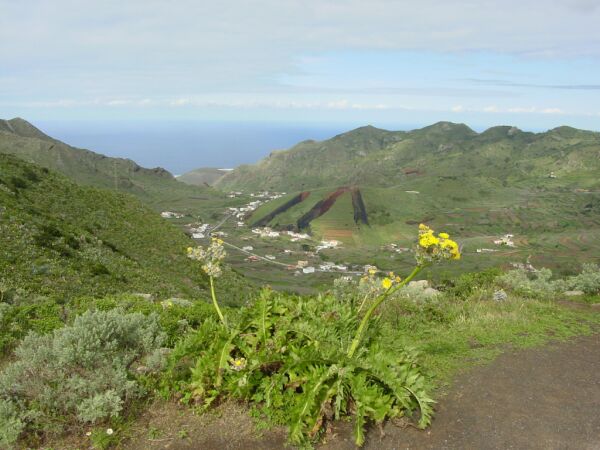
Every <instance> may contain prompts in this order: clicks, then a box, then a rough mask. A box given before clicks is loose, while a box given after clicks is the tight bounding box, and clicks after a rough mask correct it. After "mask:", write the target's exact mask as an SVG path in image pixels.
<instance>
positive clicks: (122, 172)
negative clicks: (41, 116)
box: [0, 118, 221, 207]
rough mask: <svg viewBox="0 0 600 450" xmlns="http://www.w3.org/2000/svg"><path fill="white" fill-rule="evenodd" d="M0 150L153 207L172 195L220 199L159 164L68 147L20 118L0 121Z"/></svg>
mask: <svg viewBox="0 0 600 450" xmlns="http://www.w3.org/2000/svg"><path fill="white" fill-rule="evenodd" d="M0 153H9V154H13V155H15V156H18V157H19V158H21V159H24V160H26V161H29V162H33V163H35V164H38V165H40V166H42V167H47V168H49V169H53V170H56V171H58V172H61V173H63V174H64V175H66V176H67V177H69V178H71V179H72V180H75V181H76V182H78V183H81V184H86V185H90V186H95V187H103V188H109V189H115V190H118V191H121V192H127V193H130V194H133V195H135V196H136V197H138V198H140V199H141V200H143V201H145V202H146V203H149V204H151V205H154V206H156V207H162V206H165V204H166V205H168V200H170V199H174V198H178V199H181V198H191V199H194V198H197V197H204V198H221V195H220V194H219V193H217V192H215V191H213V190H211V189H207V188H201V187H198V186H190V185H187V184H184V183H180V182H178V181H177V180H176V179H175V177H173V175H172V174H171V173H169V172H168V171H167V170H165V169H162V168H160V167H157V168H154V169H146V168H143V167H140V166H139V165H137V164H136V163H135V162H134V161H131V160H129V159H122V158H110V157H107V156H104V155H101V154H99V153H95V152H92V151H89V150H84V149H79V148H75V147H71V146H69V145H67V144H65V143H63V142H60V141H58V140H56V139H53V138H51V137H49V136H47V135H45V134H44V133H43V132H41V131H40V130H38V129H37V128H36V127H34V126H33V125H31V124H30V123H29V122H27V121H25V120H23V119H19V118H16V119H11V120H0Z"/></svg>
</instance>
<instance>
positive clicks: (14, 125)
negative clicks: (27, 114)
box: [0, 117, 53, 140]
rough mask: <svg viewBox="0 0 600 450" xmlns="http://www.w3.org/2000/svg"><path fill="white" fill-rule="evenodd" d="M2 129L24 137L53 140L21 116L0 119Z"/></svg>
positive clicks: (0, 128) (0, 129)
mask: <svg viewBox="0 0 600 450" xmlns="http://www.w3.org/2000/svg"><path fill="white" fill-rule="evenodd" d="M0 131H5V132H9V133H13V134H16V135H19V136H22V137H29V138H37V139H44V140H53V139H52V138H51V137H50V136H48V135H47V134H45V133H44V132H42V131H41V130H39V129H38V128H36V127H35V126H33V125H32V124H31V123H29V122H27V121H26V120H25V119H22V118H21V117H14V118H12V119H10V120H4V119H0Z"/></svg>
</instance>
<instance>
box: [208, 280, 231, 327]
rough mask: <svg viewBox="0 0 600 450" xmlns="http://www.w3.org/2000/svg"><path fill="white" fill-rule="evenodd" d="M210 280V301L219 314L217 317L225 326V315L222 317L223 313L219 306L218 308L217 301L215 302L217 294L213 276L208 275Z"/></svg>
mask: <svg viewBox="0 0 600 450" xmlns="http://www.w3.org/2000/svg"><path fill="white" fill-rule="evenodd" d="M208 279H209V280H210V295H211V296H212V301H213V305H214V307H215V309H216V310H217V314H218V315H219V319H221V322H223V325H225V327H227V322H225V317H223V313H222V312H221V308H219V303H217V296H216V294H215V282H214V281H213V277H211V276H209V277H208Z"/></svg>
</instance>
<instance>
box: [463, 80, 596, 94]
mask: <svg viewBox="0 0 600 450" xmlns="http://www.w3.org/2000/svg"><path fill="white" fill-rule="evenodd" d="M465 81H468V82H471V83H475V84H481V85H486V86H503V87H524V88H540V89H561V90H573V91H600V84H535V83H518V82H515V81H509V80H498V79H482V78H467V79H466V80H465Z"/></svg>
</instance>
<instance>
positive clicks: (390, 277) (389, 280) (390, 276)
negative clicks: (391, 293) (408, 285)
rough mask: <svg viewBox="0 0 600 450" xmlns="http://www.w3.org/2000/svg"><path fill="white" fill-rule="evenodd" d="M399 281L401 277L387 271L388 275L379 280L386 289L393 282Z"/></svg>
mask: <svg viewBox="0 0 600 450" xmlns="http://www.w3.org/2000/svg"><path fill="white" fill-rule="evenodd" d="M401 281H402V278H400V277H399V276H398V275H396V274H395V273H394V272H389V273H388V276H387V277H385V278H384V279H383V280H381V286H382V287H383V288H384V289H386V290H387V289H389V288H391V287H392V286H393V285H394V284H398V283H400V282H401Z"/></svg>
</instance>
